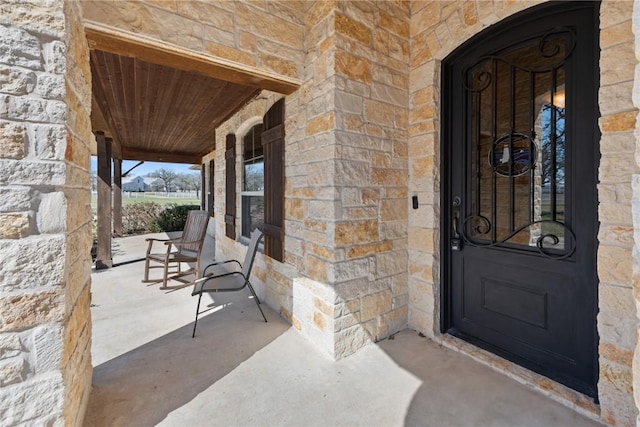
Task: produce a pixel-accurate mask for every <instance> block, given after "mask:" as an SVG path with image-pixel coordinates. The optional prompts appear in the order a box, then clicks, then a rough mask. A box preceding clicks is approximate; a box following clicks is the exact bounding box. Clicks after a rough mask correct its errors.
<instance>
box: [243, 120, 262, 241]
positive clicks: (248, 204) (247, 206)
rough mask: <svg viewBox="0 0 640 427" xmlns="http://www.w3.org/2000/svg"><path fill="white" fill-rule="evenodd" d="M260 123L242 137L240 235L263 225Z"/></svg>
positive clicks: (247, 234) (247, 235) (246, 234)
mask: <svg viewBox="0 0 640 427" xmlns="http://www.w3.org/2000/svg"><path fill="white" fill-rule="evenodd" d="M262 129H263V126H262V124H258V125H255V126H254V127H252V128H251V129H250V130H249V132H247V134H246V135H245V136H244V138H243V139H242V146H243V149H242V154H243V156H242V174H243V177H242V178H243V180H242V194H241V196H242V235H243V236H245V237H249V236H250V234H251V232H252V231H253V230H255V229H256V228H258V229H260V230H262V229H263V227H264V151H263V148H262V141H261V135H262Z"/></svg>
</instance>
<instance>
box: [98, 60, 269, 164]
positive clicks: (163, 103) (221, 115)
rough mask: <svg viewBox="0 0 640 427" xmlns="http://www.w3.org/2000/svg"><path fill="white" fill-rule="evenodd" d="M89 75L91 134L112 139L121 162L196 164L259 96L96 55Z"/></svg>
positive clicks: (192, 74)
mask: <svg viewBox="0 0 640 427" xmlns="http://www.w3.org/2000/svg"><path fill="white" fill-rule="evenodd" d="M91 73H92V78H93V85H92V92H93V100H92V101H93V102H92V113H91V125H92V128H93V131H94V133H95V132H104V134H105V135H107V136H109V137H111V138H113V140H114V142H115V145H116V146H119V147H118V148H120V149H119V150H118V149H116V150H114V157H116V158H122V159H123V160H148V161H161V162H174V163H200V162H201V159H202V156H203V155H205V154H207V153H209V152H211V151H212V150H213V149H214V146H215V129H216V128H217V127H218V126H219V125H220V124H221V123H223V122H224V121H225V120H227V119H228V118H229V117H230V116H231V115H233V114H234V113H235V112H236V111H238V110H239V109H240V108H241V107H242V106H244V105H245V104H246V103H247V102H248V101H250V100H251V99H252V98H254V97H255V96H256V95H257V94H258V93H259V92H260V89H258V88H256V87H251V86H245V85H240V84H237V83H231V82H227V81H224V80H219V79H215V78H212V77H207V76H204V75H201V74H198V73H195V72H192V71H183V70H178V69H175V68H171V67H166V66H163V65H157V64H152V63H149V62H145V61H142V60H140V59H136V58H131V57H127V56H122V55H118V54H113V53H108V52H104V51H100V50H92V51H91ZM119 151H120V152H119Z"/></svg>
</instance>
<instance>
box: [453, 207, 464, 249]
mask: <svg viewBox="0 0 640 427" xmlns="http://www.w3.org/2000/svg"><path fill="white" fill-rule="evenodd" d="M461 204H462V200H460V197H457V196H456V197H455V198H454V199H453V209H452V213H453V215H452V217H451V227H452V228H453V234H452V236H451V250H452V251H461V250H462V239H461V238H460V232H459V230H458V225H459V224H458V221H460V205H461Z"/></svg>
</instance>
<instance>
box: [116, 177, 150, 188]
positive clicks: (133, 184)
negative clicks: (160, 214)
mask: <svg viewBox="0 0 640 427" xmlns="http://www.w3.org/2000/svg"><path fill="white" fill-rule="evenodd" d="M147 180H148V178H143V177H141V176H136V177H133V178H123V179H122V191H149V190H151V185H150V183H148V182H146V181H147Z"/></svg>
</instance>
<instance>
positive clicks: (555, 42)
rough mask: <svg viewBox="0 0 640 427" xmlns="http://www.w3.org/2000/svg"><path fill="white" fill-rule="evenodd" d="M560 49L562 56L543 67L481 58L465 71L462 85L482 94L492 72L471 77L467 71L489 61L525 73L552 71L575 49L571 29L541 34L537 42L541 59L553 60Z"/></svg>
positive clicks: (502, 59) (501, 59)
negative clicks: (498, 62)
mask: <svg viewBox="0 0 640 427" xmlns="http://www.w3.org/2000/svg"><path fill="white" fill-rule="evenodd" d="M562 47H564V48H565V50H564V55H562V56H560V57H558V58H557V60H555V61H551V62H550V63H549V64H547V65H545V66H544V67H526V66H525V65H523V64H519V63H517V62H515V61H513V60H510V59H507V58H504V57H502V56H498V55H487V56H483V57H481V58H479V59H478V61H476V62H475V63H474V64H472V65H471V66H469V67H468V68H467V69H466V71H465V75H467V76H468V77H467V78H466V79H463V81H462V84H463V85H464V87H465V89H466V90H467V91H469V92H482V91H483V90H485V89H486V88H488V87H489V85H490V84H491V82H492V81H493V78H494V77H493V73H492V71H489V70H479V72H477V73H475V74H474V75H471V73H469V71H470V70H473V69H475V68H476V67H478V66H480V65H481V64H482V63H485V62H486V63H490V62H491V61H500V62H503V63H505V64H507V65H510V66H512V67H513V68H515V69H517V70H520V71H524V72H527V73H545V72H549V71H552V70H553V69H556V68H558V67H560V66H562V65H563V64H564V63H565V61H566V60H567V59H568V58H569V57H570V56H571V54H572V53H573V51H574V49H575V47H576V34H575V31H574V30H573V29H571V28H568V27H559V28H555V29H553V30H550V31H548V32H546V33H545V34H543V35H542V36H541V37H540V40H539V41H538V52H539V54H540V56H541V57H543V58H549V59H553V58H554V57H555V56H557V55H558V54H559V53H560V52H561V51H562Z"/></svg>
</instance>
